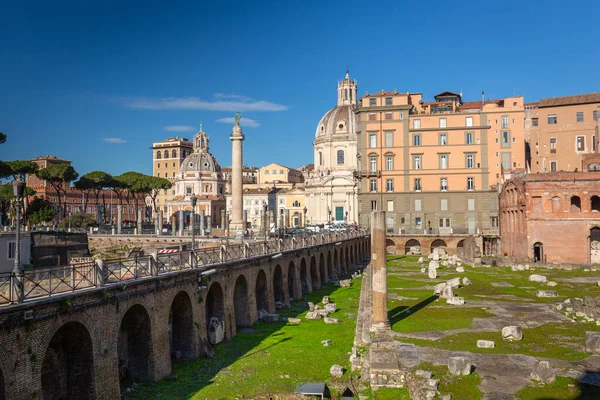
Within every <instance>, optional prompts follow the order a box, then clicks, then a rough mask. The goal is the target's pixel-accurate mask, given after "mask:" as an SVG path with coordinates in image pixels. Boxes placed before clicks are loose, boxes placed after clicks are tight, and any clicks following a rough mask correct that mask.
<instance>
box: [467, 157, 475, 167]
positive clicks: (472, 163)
mask: <svg viewBox="0 0 600 400" xmlns="http://www.w3.org/2000/svg"><path fill="white" fill-rule="evenodd" d="M467 168H475V154H467Z"/></svg>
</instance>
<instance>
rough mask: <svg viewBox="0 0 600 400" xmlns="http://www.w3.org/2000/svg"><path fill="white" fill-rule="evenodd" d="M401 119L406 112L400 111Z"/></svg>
mask: <svg viewBox="0 0 600 400" xmlns="http://www.w3.org/2000/svg"><path fill="white" fill-rule="evenodd" d="M400 119H404V113H403V112H402V111H401V112H400Z"/></svg>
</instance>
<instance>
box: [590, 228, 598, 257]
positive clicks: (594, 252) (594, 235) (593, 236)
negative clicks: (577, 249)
mask: <svg viewBox="0 0 600 400" xmlns="http://www.w3.org/2000/svg"><path fill="white" fill-rule="evenodd" d="M590 262H591V263H592V264H598V263H600V228H598V227H597V226H595V227H593V228H592V229H590Z"/></svg>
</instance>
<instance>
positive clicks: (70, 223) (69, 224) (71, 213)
mask: <svg viewBox="0 0 600 400" xmlns="http://www.w3.org/2000/svg"><path fill="white" fill-rule="evenodd" d="M71 215H73V213H71V212H70V213H69V232H71Z"/></svg>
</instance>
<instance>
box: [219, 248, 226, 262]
mask: <svg viewBox="0 0 600 400" xmlns="http://www.w3.org/2000/svg"><path fill="white" fill-rule="evenodd" d="M219 259H220V260H221V262H225V261H226V260H227V247H226V246H225V245H224V244H222V245H221V251H220V252H219Z"/></svg>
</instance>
